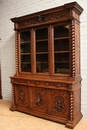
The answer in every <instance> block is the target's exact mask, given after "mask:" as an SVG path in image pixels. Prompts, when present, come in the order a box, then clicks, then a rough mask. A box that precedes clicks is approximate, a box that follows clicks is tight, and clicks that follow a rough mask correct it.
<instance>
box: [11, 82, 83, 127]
mask: <svg viewBox="0 0 87 130" xmlns="http://www.w3.org/2000/svg"><path fill="white" fill-rule="evenodd" d="M15 81H18V83H17V82H15ZM23 82H24V81H23ZM29 83H30V84H29ZM34 83H35V84H36V82H33V81H31V82H29V81H26V82H24V84H23V83H21V80H14V82H13V80H12V85H13V91H12V93H13V102H12V106H11V108H10V109H11V110H13V111H14V110H18V111H21V112H25V113H28V114H31V115H35V116H38V117H41V118H45V119H49V120H52V121H56V122H60V123H63V124H65V125H66V126H67V127H70V128H73V127H74V126H75V125H76V124H77V123H78V121H79V120H80V119H81V118H82V114H81V112H80V111H81V107H80V106H81V88H80V83H75V85H74V86H73V84H64V83H60V84H59V83H54V82H53V83H52V82H51V83H48V84H47V83H44V84H46V85H50V86H48V87H46V86H45V85H44V86H43V82H38V84H37V85H35V84H34ZM41 84H42V85H41ZM52 85H54V86H52Z"/></svg>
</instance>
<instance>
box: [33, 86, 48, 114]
mask: <svg viewBox="0 0 87 130" xmlns="http://www.w3.org/2000/svg"><path fill="white" fill-rule="evenodd" d="M31 95H32V96H31V99H32V102H31V108H32V109H33V110H35V111H37V112H46V111H47V90H46V89H44V88H32V89H31Z"/></svg>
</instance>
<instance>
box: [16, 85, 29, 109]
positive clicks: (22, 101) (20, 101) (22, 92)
mask: <svg viewBox="0 0 87 130" xmlns="http://www.w3.org/2000/svg"><path fill="white" fill-rule="evenodd" d="M15 95H16V96H15V103H16V105H17V106H22V107H28V87H27V86H23V85H15Z"/></svg>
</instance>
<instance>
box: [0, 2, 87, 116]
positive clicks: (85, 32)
mask: <svg viewBox="0 0 87 130" xmlns="http://www.w3.org/2000/svg"><path fill="white" fill-rule="evenodd" d="M73 1H74V0H60V1H59V0H0V38H1V40H0V55H1V56H0V57H1V70H2V96H3V99H7V100H11V84H10V78H9V77H10V76H13V74H14V73H15V60H14V59H15V36H14V31H13V28H14V25H13V23H12V22H11V21H10V18H13V17H17V16H18V17H19V16H22V15H26V14H31V13H33V12H37V11H41V10H45V9H49V8H52V7H56V6H59V5H63V4H65V3H68V2H73ZM76 1H77V2H78V3H79V4H80V5H81V6H82V7H83V8H84V11H83V13H82V15H81V75H82V78H83V80H82V113H83V115H84V118H87V94H86V93H87V86H86V84H87V77H86V76H87V57H86V56H87V44H86V40H87V0H76Z"/></svg>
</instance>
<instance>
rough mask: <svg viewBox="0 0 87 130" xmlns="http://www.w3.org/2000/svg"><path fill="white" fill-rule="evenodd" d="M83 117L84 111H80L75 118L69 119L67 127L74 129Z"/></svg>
mask: <svg viewBox="0 0 87 130" xmlns="http://www.w3.org/2000/svg"><path fill="white" fill-rule="evenodd" d="M82 117H83V115H82V113H79V114H78V115H77V116H76V118H75V119H74V120H72V121H70V120H69V121H68V122H67V124H66V127H68V128H71V129H73V128H74V127H75V126H76V125H77V123H78V122H79V121H80V120H81V118H82Z"/></svg>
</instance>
